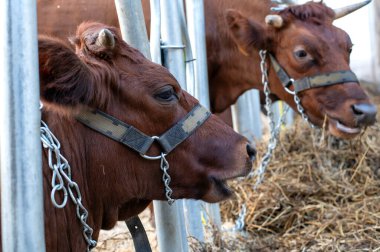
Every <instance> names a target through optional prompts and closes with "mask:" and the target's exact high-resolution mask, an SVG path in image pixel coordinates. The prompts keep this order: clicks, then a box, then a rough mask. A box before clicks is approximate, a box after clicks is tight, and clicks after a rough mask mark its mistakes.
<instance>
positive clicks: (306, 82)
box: [269, 54, 359, 94]
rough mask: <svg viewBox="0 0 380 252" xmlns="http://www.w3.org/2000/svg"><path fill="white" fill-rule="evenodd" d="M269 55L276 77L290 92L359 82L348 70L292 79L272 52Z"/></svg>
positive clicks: (295, 92) (294, 92)
mask: <svg viewBox="0 0 380 252" xmlns="http://www.w3.org/2000/svg"><path fill="white" fill-rule="evenodd" d="M269 56H270V60H271V62H272V65H273V68H274V70H275V71H276V73H277V76H278V78H279V79H280V81H281V83H282V85H283V87H284V88H285V90H286V91H287V92H288V93H290V94H297V93H299V92H301V91H304V90H307V89H311V88H317V87H325V86H330V85H335V84H343V83H348V82H357V83H359V80H358V78H357V77H356V75H355V73H354V72H352V71H350V70H342V71H337V72H331V73H325V74H318V75H314V76H311V77H305V78H302V79H298V80H294V79H292V78H290V77H289V76H288V74H287V73H286V71H285V70H284V69H283V68H282V67H281V65H280V64H279V63H278V62H277V60H276V59H275V57H274V56H273V55H272V54H269ZM290 85H293V87H294V91H291V90H289V86H290Z"/></svg>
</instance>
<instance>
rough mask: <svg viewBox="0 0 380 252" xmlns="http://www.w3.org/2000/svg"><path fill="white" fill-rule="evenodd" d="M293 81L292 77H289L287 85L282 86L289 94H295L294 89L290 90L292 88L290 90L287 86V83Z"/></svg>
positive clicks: (290, 83) (291, 83)
mask: <svg viewBox="0 0 380 252" xmlns="http://www.w3.org/2000/svg"><path fill="white" fill-rule="evenodd" d="M293 83H294V79H293V78H290V79H289V83H288V85H287V86H286V87H284V89H285V91H286V92H288V93H289V94H291V95H295V94H296V91H292V90H290V89H289V88H288V86H289V85H293Z"/></svg>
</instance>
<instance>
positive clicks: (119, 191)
mask: <svg viewBox="0 0 380 252" xmlns="http://www.w3.org/2000/svg"><path fill="white" fill-rule="evenodd" d="M71 41H72V43H74V44H75V48H76V53H74V52H73V51H72V50H71V49H70V48H69V47H67V46H65V45H64V44H63V43H62V42H60V41H58V40H55V39H51V38H41V39H40V41H39V49H40V53H39V55H40V56H39V58H40V75H41V83H42V84H41V96H42V98H43V100H44V103H45V104H47V106H46V107H47V108H48V109H50V110H52V111H55V112H57V113H61V114H62V113H65V114H66V116H67V117H68V118H69V119H70V118H71V119H70V120H73V121H74V122H75V124H77V126H76V128H77V130H78V131H80V132H81V133H80V134H79V135H81V136H82V137H83V139H84V141H85V144H86V150H83V151H85V152H86V153H87V154H88V155H87V156H86V163H87V165H86V166H87V171H86V180H87V182H86V183H87V186H88V188H89V190H90V191H91V194H92V195H94V196H93V197H95V198H97V197H102V198H101V201H102V204H104V205H105V206H107V207H110V208H112V206H114V207H115V208H119V207H121V206H122V207H123V208H128V206H126V205H125V203H128V202H134V203H136V202H146V201H149V200H165V199H166V198H165V194H164V192H165V191H164V184H163V182H162V171H161V170H160V161H159V160H156V161H150V160H146V159H144V158H142V157H141V156H140V155H139V154H138V153H137V152H135V151H134V150H132V149H130V148H128V147H126V146H124V145H122V144H120V143H118V142H116V141H114V140H112V139H110V138H107V137H106V136H104V135H102V134H100V133H98V132H95V131H93V130H91V129H89V128H87V127H85V126H84V125H82V124H80V123H78V122H76V121H75V120H74V119H73V116H74V115H75V114H76V111H78V110H81V109H83V108H97V109H100V110H102V111H104V112H105V113H107V114H109V115H112V116H113V117H116V118H117V119H119V120H121V121H123V122H125V123H128V124H130V125H132V126H134V127H135V128H137V129H139V130H140V131H142V132H143V133H145V134H146V135H149V136H157V135H161V134H162V133H164V132H165V131H166V130H168V129H169V128H171V127H172V126H173V125H174V124H175V123H176V122H178V121H180V120H181V119H182V118H183V117H184V116H185V115H186V114H187V113H188V112H189V111H190V110H191V109H192V108H193V107H194V106H195V105H196V104H197V103H198V101H197V100H196V99H195V98H193V97H192V96H190V95H189V94H188V93H186V92H185V91H183V90H182V89H181V87H180V86H179V84H178V82H177V81H176V79H175V78H174V77H173V76H172V75H171V74H170V73H169V72H168V70H167V69H166V68H164V67H162V66H160V65H157V64H154V63H152V62H151V61H149V60H147V59H145V58H144V57H143V55H142V54H141V53H139V52H138V51H137V50H135V49H133V48H132V47H130V46H128V45H127V44H126V43H124V42H123V40H122V39H121V36H120V33H119V31H118V30H117V29H116V28H113V27H107V26H105V25H102V24H99V23H83V24H81V25H80V26H79V27H78V29H77V34H76V36H75V37H74V38H72V39H71ZM74 141H75V140H74ZM160 151H161V150H160V147H159V146H155V145H154V146H152V148H151V150H149V152H148V154H149V155H159V154H160ZM254 155H255V151H254V149H253V148H252V147H251V146H249V145H248V144H247V140H246V139H245V138H243V137H242V136H240V135H238V134H236V133H235V132H234V131H233V130H232V129H231V128H230V127H228V126H226V125H225V124H224V123H223V122H222V121H221V120H220V119H218V118H217V117H216V116H213V115H212V116H211V117H210V118H209V119H208V120H207V121H206V122H205V123H204V124H203V125H202V126H200V127H199V128H198V129H197V130H196V131H195V132H194V133H193V134H192V135H191V136H190V137H189V138H187V139H186V140H185V141H184V142H182V143H181V144H180V145H178V147H176V148H175V149H174V150H173V151H172V152H170V154H169V155H168V156H167V160H168V162H169V164H170V168H169V175H170V176H171V182H170V187H171V189H172V190H173V196H172V197H173V198H194V199H202V200H205V201H208V202H217V201H220V200H223V199H225V198H226V197H227V196H229V195H230V194H231V191H230V190H229V188H228V187H227V185H226V184H225V181H226V180H227V179H230V178H234V177H237V176H243V175H246V174H247V173H248V172H249V171H250V169H251V166H252V163H251V162H252V159H253V158H254ZM124 217H125V216H124Z"/></svg>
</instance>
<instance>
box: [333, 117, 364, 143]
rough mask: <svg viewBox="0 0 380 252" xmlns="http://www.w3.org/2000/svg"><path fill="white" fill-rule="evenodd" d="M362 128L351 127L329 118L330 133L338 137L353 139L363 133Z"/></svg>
mask: <svg viewBox="0 0 380 252" xmlns="http://www.w3.org/2000/svg"><path fill="white" fill-rule="evenodd" d="M361 130H362V129H361V128H358V127H350V126H347V125H345V124H344V123H342V122H341V121H339V120H337V119H333V118H329V131H330V132H331V133H332V134H333V135H334V136H337V137H342V138H347V139H348V138H353V137H355V136H357V135H358V134H359V133H360V132H361Z"/></svg>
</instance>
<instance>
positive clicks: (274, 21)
mask: <svg viewBox="0 0 380 252" xmlns="http://www.w3.org/2000/svg"><path fill="white" fill-rule="evenodd" d="M265 23H266V24H268V25H271V26H273V27H275V28H281V27H282V26H283V24H284V20H283V19H282V17H281V16H280V15H268V16H266V17H265Z"/></svg>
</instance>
